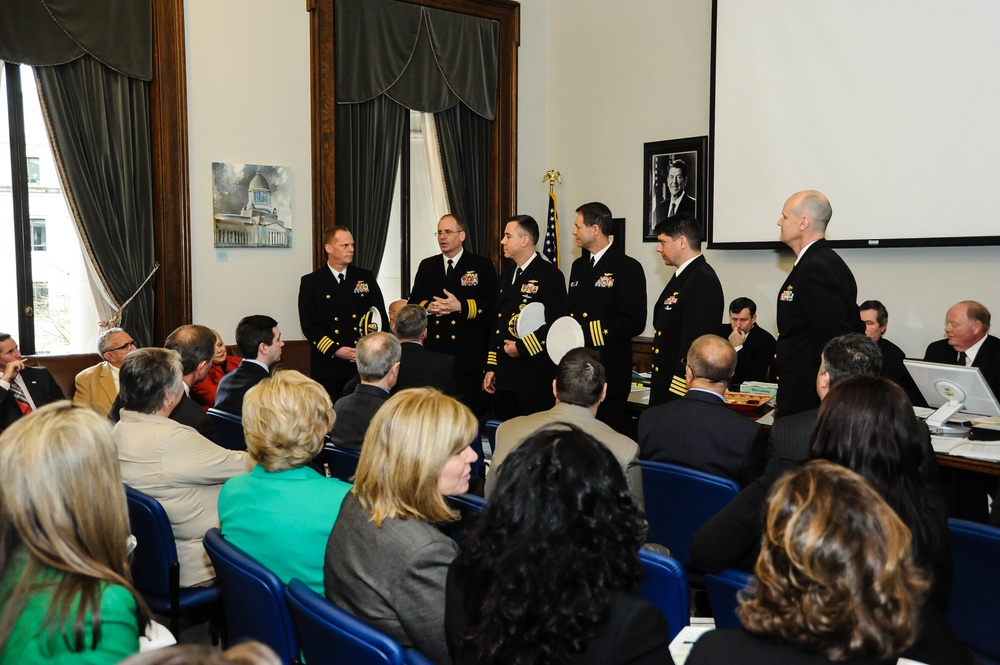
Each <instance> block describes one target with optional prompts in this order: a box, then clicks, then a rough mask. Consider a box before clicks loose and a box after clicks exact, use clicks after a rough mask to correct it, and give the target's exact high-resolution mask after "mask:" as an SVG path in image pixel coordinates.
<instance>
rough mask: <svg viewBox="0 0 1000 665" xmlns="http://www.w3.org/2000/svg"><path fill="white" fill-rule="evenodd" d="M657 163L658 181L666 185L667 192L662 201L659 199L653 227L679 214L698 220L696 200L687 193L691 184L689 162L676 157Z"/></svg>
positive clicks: (658, 160)
mask: <svg viewBox="0 0 1000 665" xmlns="http://www.w3.org/2000/svg"><path fill="white" fill-rule="evenodd" d="M656 161H657V163H656V170H657V176H658V180H660V181H661V182H664V183H665V185H666V190H667V191H666V195H665V196H664V197H663V199H662V200H661V199H660V198H659V197H657V202H656V207H655V209H654V214H653V226H654V227H655V225H656V224H659V223H660V222H662V221H664V220H666V219H669V218H670V217H673V216H675V215H678V214H687V215H691V217H694V218H695V219H697V218H698V214H697V211H696V206H695V198H694V197H693V196H691V195H690V194H688V192H687V188H688V183H689V182H690V179H689V178H688V164H687V161H686V160H685V159H683V158H681V157H677V156H676V155H668V156H665V157H660V158H658V159H657V160H656ZM664 172H665V173H664Z"/></svg>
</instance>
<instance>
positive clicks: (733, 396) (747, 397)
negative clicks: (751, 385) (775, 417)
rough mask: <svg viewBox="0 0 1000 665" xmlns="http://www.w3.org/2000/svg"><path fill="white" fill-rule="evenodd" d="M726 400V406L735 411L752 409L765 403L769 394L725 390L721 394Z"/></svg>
mask: <svg viewBox="0 0 1000 665" xmlns="http://www.w3.org/2000/svg"><path fill="white" fill-rule="evenodd" d="M723 399H725V401H726V406H728V407H729V408H730V409H734V410H736V411H753V410H754V409H756V408H758V407H760V406H763V405H764V404H767V402H768V401H769V400H770V399H771V396H770V395H761V394H760V393H736V392H730V391H728V390H727V391H726V394H725V395H724V396H723Z"/></svg>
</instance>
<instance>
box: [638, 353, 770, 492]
mask: <svg viewBox="0 0 1000 665" xmlns="http://www.w3.org/2000/svg"><path fill="white" fill-rule="evenodd" d="M735 366H736V351H735V350H734V349H733V347H732V346H731V345H730V344H729V342H727V341H726V340H724V339H722V338H721V337H719V336H718V335H702V336H701V337H699V338H698V339H696V340H695V341H694V342H692V343H691V348H689V349H688V352H687V367H686V370H685V371H686V376H687V386H688V392H687V394H686V395H685V396H684V397H683V398H681V399H676V400H673V401H671V402H667V403H666V404H660V405H659V406H654V407H650V408H648V409H646V410H645V411H644V412H643V414H642V415H641V416H640V417H639V451H640V452H639V456H640V457H641V458H642V459H644V460H653V461H656V462H668V463H670V464H679V465H681V466H687V467H691V468H692V469H697V470H698V471H704V472H705V473H711V474H713V475H716V476H722V477H723V478H729V479H731V480H735V481H736V482H738V483H739V484H740V485H743V486H746V485H747V484H748V483H749V482H750V481H752V480H753V479H754V478H756V477H757V476H759V475H760V474H761V472H762V471H763V470H764V452H765V451H764V445H765V439H764V438H763V436H762V435H761V429H760V425H758V424H757V423H755V422H754V421H752V420H750V419H749V418H747V417H746V416H743V415H741V414H739V413H737V412H736V411H733V410H732V409H730V408H729V407H728V406H726V403H725V401H724V398H723V394H724V393H725V392H726V388H727V386H729V381H730V379H732V376H733V368H734V367H735Z"/></svg>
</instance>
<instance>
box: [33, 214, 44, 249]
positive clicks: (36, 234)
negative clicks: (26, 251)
mask: <svg viewBox="0 0 1000 665" xmlns="http://www.w3.org/2000/svg"><path fill="white" fill-rule="evenodd" d="M31 251H33V252H44V251H45V220H44V219H34V218H32V220H31Z"/></svg>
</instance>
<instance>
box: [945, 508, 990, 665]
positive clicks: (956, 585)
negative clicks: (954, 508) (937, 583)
mask: <svg viewBox="0 0 1000 665" xmlns="http://www.w3.org/2000/svg"><path fill="white" fill-rule="evenodd" d="M993 509H994V510H997V507H996V506H994V507H993ZM948 532H949V537H950V540H951V551H952V555H953V557H954V561H955V567H954V571H955V572H954V578H953V579H952V585H951V600H950V601H949V602H948V622H949V623H950V624H951V626H952V628H954V629H955V633H956V634H957V635H958V637H959V639H961V640H962V642H963V643H965V645H966V646H968V647H969V648H970V649H973V650H974V651H976V653H978V654H979V655H980V657H982V659H983V660H984V661H986V662H987V663H993V664H1000V630H997V628H998V624H997V619H996V614H995V612H996V606H997V599H998V598H1000V529H998V528H996V527H992V526H986V525H985V524H977V523H975V522H966V521H965V520H958V519H950V520H948Z"/></svg>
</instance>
